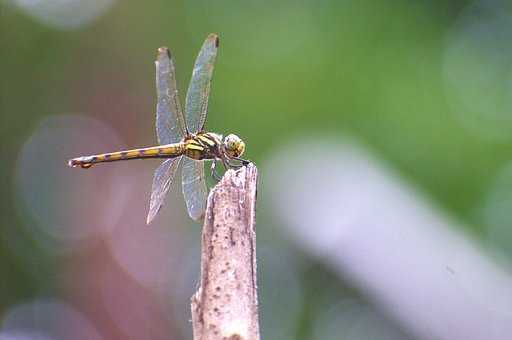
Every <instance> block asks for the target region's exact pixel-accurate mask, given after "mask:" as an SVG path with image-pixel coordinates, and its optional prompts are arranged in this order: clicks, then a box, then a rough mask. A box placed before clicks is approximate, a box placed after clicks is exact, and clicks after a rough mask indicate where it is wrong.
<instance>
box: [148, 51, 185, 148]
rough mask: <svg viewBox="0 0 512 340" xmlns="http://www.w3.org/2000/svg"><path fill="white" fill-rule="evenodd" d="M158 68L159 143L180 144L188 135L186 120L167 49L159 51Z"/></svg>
mask: <svg viewBox="0 0 512 340" xmlns="http://www.w3.org/2000/svg"><path fill="white" fill-rule="evenodd" d="M155 66H156V93H157V104H156V135H157V137H158V143H160V144H170V143H176V142H179V141H180V140H181V139H182V138H183V137H184V136H185V135H186V134H187V128H186V125H185V118H184V116H183V111H182V110H181V105H180V99H179V97H178V89H177V87H176V73H175V69H174V62H173V61H172V57H171V52H170V51H169V49H168V48H167V47H160V48H159V49H158V55H157V60H156V61H155Z"/></svg>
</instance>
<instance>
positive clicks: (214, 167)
mask: <svg viewBox="0 0 512 340" xmlns="http://www.w3.org/2000/svg"><path fill="white" fill-rule="evenodd" d="M211 174H212V177H213V178H214V179H215V180H216V181H220V179H221V176H220V175H219V173H218V172H217V160H215V159H214V160H213V162H212V167H211Z"/></svg>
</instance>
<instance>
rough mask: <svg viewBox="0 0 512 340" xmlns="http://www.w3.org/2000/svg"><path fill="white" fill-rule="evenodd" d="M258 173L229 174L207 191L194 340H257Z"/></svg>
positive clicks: (194, 302) (251, 167)
mask: <svg viewBox="0 0 512 340" xmlns="http://www.w3.org/2000/svg"><path fill="white" fill-rule="evenodd" d="M257 179H258V170H257V168H256V166H255V165H254V164H252V163H250V164H249V165H247V166H244V167H242V168H240V169H238V170H236V171H235V170H228V171H227V172H226V174H225V175H224V177H223V178H222V179H221V181H220V182H219V183H218V184H217V185H216V186H215V187H214V188H213V189H212V190H211V192H210V194H209V196H208V204H207V208H206V215H205V219H204V225H203V232H202V251H201V278H200V287H199V289H198V290H197V292H196V293H195V294H194V295H193V296H192V304H191V307H192V323H193V329H194V340H216V339H219V340H221V339H222V340H259V338H260V335H259V324H258V291H257V280H256V230H255V222H256V219H255V209H256V192H257V188H256V186H257Z"/></svg>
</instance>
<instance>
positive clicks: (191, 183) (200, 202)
mask: <svg viewBox="0 0 512 340" xmlns="http://www.w3.org/2000/svg"><path fill="white" fill-rule="evenodd" d="M181 171H182V172H183V175H182V184H183V196H184V197H185V203H186V204H187V211H188V214H189V216H190V217H191V218H192V219H193V220H196V221H197V220H199V219H200V218H202V217H203V216H204V212H205V210H206V182H205V178H204V163H203V162H202V161H195V160H193V159H190V158H187V157H184V159H183V167H182V170H181Z"/></svg>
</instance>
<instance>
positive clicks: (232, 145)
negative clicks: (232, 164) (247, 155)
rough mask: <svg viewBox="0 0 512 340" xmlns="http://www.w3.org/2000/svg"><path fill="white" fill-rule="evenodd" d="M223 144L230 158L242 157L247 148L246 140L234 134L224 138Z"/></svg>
mask: <svg viewBox="0 0 512 340" xmlns="http://www.w3.org/2000/svg"><path fill="white" fill-rule="evenodd" d="M222 145H223V148H224V153H225V154H226V155H227V156H228V157H229V158H236V157H240V156H241V155H242V154H243V153H244V150H245V143H244V141H243V140H242V139H241V138H240V137H238V136H237V135H234V134H229V135H227V136H226V137H224V139H223V140H222Z"/></svg>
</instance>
